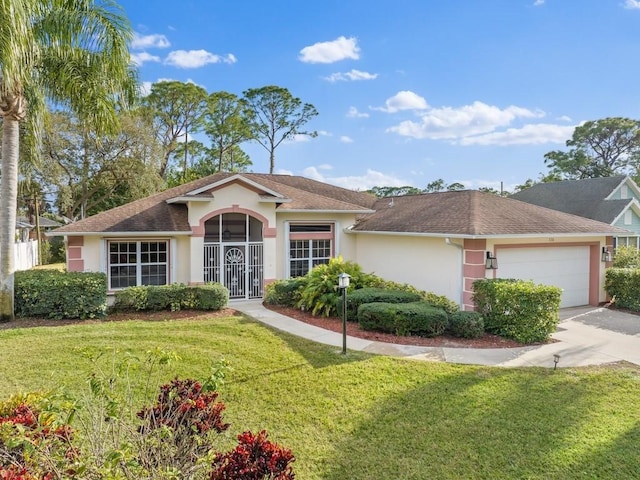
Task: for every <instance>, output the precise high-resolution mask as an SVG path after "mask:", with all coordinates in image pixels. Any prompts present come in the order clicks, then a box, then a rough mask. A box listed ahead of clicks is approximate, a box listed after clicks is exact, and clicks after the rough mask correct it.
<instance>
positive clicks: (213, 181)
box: [51, 173, 376, 235]
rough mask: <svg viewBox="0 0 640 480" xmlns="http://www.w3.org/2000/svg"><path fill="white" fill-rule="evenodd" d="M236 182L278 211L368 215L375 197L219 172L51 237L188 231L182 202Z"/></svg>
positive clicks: (302, 181) (304, 181) (282, 178)
mask: <svg viewBox="0 0 640 480" xmlns="http://www.w3.org/2000/svg"><path fill="white" fill-rule="evenodd" d="M233 183H239V184H242V185H244V186H245V187H247V188H248V189H249V190H252V191H254V192H255V193H256V194H257V195H259V196H260V198H261V201H268V202H272V203H278V204H280V205H279V206H278V210H279V211H280V210H287V211H308V212H311V211H330V212H355V213H368V212H372V210H371V207H372V206H373V204H374V203H375V200H376V199H375V197H374V196H373V195H370V194H368V193H362V192H355V191H352V190H347V189H344V188H340V187H335V186H333V185H328V184H325V183H322V182H318V181H315V180H311V179H308V178H303V177H294V176H290V175H270V174H259V173H241V174H237V173H218V174H214V175H210V176H208V177H204V178H201V179H198V180H195V181H193V182H190V183H186V184H184V185H180V186H177V187H174V188H171V189H168V190H165V191H163V192H160V193H157V194H155V195H151V196H150V197H147V198H143V199H140V200H136V201H134V202H131V203H128V204H126V205H122V206H120V207H116V208H113V209H111V210H107V211H105V212H101V213H98V214H96V215H93V216H91V217H89V218H86V219H84V220H80V221H78V222H75V223H72V224H69V225H65V226H63V227H61V228H58V229H56V230H54V231H53V232H51V234H52V235H73V234H88V233H106V234H108V233H126V232H131V233H154V232H155V233H185V234H186V233H190V232H191V228H190V227H189V222H188V218H187V215H188V211H187V206H186V204H185V203H186V202H187V201H202V200H205V199H206V200H208V199H211V196H212V195H213V197H214V198H215V192H216V190H217V189H220V188H224V187H225V186H227V185H230V184H233Z"/></svg>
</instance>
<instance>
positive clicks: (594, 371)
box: [0, 314, 640, 480]
mask: <svg viewBox="0 0 640 480" xmlns="http://www.w3.org/2000/svg"><path fill="white" fill-rule="evenodd" d="M167 315H168V316H169V315H170V314H167ZM74 347H90V348H95V349H103V348H106V349H109V348H117V349H118V350H120V351H122V352H125V351H128V352H131V353H133V354H136V355H140V356H144V352H146V351H148V350H151V349H154V348H156V347H160V348H163V349H165V350H173V351H176V352H177V353H178V354H179V355H180V356H181V357H182V360H181V361H180V362H177V363H175V364H173V365H172V366H171V368H170V369H169V370H168V371H165V372H164V373H163V375H164V377H165V379H166V380H168V379H170V378H172V377H174V376H176V375H179V376H180V377H200V378H201V377H203V376H206V375H207V374H208V372H209V366H210V363H211V361H215V360H217V359H219V358H221V357H224V358H225V359H227V360H228V361H229V362H230V364H231V366H232V367H233V371H231V372H229V374H228V376H227V381H226V383H225V385H224V386H223V387H222V389H221V391H220V394H221V400H223V401H224V402H225V403H226V405H227V410H226V411H225V419H226V420H227V421H228V422H230V423H231V428H230V434H231V433H233V434H235V433H238V432H241V431H243V430H246V429H251V430H253V431H257V430H260V429H263V428H265V429H266V430H267V431H268V432H269V434H270V438H271V439H272V440H274V441H277V442H279V443H282V444H283V445H285V446H287V447H289V448H291V449H292V450H293V451H294V454H295V455H296V462H295V464H294V466H295V470H296V473H297V478H300V479H301V480H307V479H335V480H344V479H420V480H422V479H427V478H438V479H448V478H451V479H460V478H464V479H476V478H477V479H501V478H504V479H512V478H518V479H523V478H526V479H594V478H605V479H606V478H611V479H620V478H640V448H638V445H640V408H638V399H639V398H640V369H639V368H637V367H635V366H631V365H616V366H610V367H598V368H570V369H558V370H557V371H553V370H551V369H540V368H522V369H504V368H488V367H475V366H460V365H452V364H446V363H428V362H418V361H411V360H403V359H395V358H388V357H381V356H371V355H367V354H364V353H358V352H349V353H348V355H347V356H346V357H345V356H343V355H341V354H340V353H339V350H340V349H338V348H335V347H328V346H323V345H319V344H314V343H311V342H308V341H305V340H302V339H299V338H296V337H293V336H290V335H287V334H283V333H279V332H274V331H272V330H270V329H268V328H266V327H264V326H262V325H260V324H258V323H255V322H253V321H250V320H248V319H245V318H243V317H232V318H224V319H210V320H204V321H194V320H191V321H190V320H185V321H165V322H163V321H160V322H142V321H129V322H103V323H95V324H88V325H87V324H83V325H73V326H64V327H62V326H61V327H52V328H48V327H40V328H32V329H26V328H25V329H17V330H3V331H0V351H1V352H2V355H0V392H2V394H1V395H0V397H8V396H9V395H10V394H12V393H16V392H19V391H32V390H43V389H49V388H53V387H56V386H60V385H65V388H66V389H67V391H69V392H71V393H74V394H80V392H82V391H83V389H84V388H85V381H86V378H87V372H89V371H90V369H91V368H92V366H91V364H90V362H89V361H88V360H87V359H86V358H83V357H81V356H79V355H78V354H77V353H76V352H74ZM139 375H142V373H139ZM141 378H142V377H140V379H141ZM140 381H142V380H140Z"/></svg>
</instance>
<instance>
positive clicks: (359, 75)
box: [324, 69, 378, 83]
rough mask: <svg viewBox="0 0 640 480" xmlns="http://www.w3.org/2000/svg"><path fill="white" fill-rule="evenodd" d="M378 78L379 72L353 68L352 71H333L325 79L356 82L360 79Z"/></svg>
mask: <svg viewBox="0 0 640 480" xmlns="http://www.w3.org/2000/svg"><path fill="white" fill-rule="evenodd" d="M376 78H378V74H377V73H368V72H361V71H360V70H355V69H352V70H351V71H350V72H343V73H342V72H339V73H332V74H331V75H329V76H328V77H324V79H325V80H328V81H329V82H331V83H333V82H338V81H343V82H349V81H351V82H355V81H358V80H375V79H376Z"/></svg>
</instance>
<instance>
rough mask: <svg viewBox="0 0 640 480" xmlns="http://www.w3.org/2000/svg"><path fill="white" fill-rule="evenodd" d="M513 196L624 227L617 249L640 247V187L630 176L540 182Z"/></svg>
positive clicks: (617, 237)
mask: <svg viewBox="0 0 640 480" xmlns="http://www.w3.org/2000/svg"><path fill="white" fill-rule="evenodd" d="M511 198H515V199H517V200H521V201H523V202H527V203H532V204H534V205H539V206H541V207H546V208H551V209H553V210H558V211H560V212H565V213H571V214H573V215H579V216H581V217H585V218H590V219H592V220H598V221H599V222H604V223H608V224H609V225H613V226H616V227H620V228H623V229H625V230H628V231H629V232H628V233H622V234H620V235H616V236H614V237H613V246H614V248H615V247H617V246H618V245H625V246H633V247H636V248H640V188H638V185H637V184H636V182H634V181H633V179H632V178H631V177H629V176H625V175H617V176H613V177H601V178H586V179H583V180H564V181H561V182H551V183H538V184H536V185H534V186H532V187H530V188H527V189H525V190H522V191H520V192H517V193H514V194H513V195H512V196H511Z"/></svg>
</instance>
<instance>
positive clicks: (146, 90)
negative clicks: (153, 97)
mask: <svg viewBox="0 0 640 480" xmlns="http://www.w3.org/2000/svg"><path fill="white" fill-rule="evenodd" d="M150 93H151V82H142V84H141V85H140V95H142V96H143V97H146V96H147V95H149V94H150Z"/></svg>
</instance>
